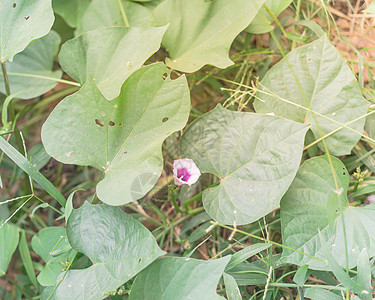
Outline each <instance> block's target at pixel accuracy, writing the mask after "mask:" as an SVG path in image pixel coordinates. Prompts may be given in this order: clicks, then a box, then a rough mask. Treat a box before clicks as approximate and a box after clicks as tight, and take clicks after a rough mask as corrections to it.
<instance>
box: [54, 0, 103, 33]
mask: <svg viewBox="0 0 375 300" xmlns="http://www.w3.org/2000/svg"><path fill="white" fill-rule="evenodd" d="M90 2H91V1H90V0H53V1H52V6H53V10H54V12H55V13H56V14H59V15H60V16H62V17H63V19H64V20H65V22H66V24H68V25H69V26H70V27H73V28H76V27H77V25H78V24H79V23H80V21H81V19H82V17H83V15H84V13H85V11H86V9H87V7H88V6H89V4H90ZM95 20H97V18H95Z"/></svg>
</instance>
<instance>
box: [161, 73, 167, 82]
mask: <svg viewBox="0 0 375 300" xmlns="http://www.w3.org/2000/svg"><path fill="white" fill-rule="evenodd" d="M162 77H163V79H164V80H165V79H167V77H168V73H167V72H165V73H164V74H163V76H162Z"/></svg>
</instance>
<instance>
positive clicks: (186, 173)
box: [173, 158, 201, 186]
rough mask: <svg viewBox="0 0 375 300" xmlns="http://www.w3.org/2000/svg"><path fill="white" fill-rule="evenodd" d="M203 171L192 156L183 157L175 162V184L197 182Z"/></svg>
mask: <svg viewBox="0 0 375 300" xmlns="http://www.w3.org/2000/svg"><path fill="white" fill-rule="evenodd" d="M199 176H201V172H200V171H199V169H198V167H197V166H196V165H195V163H194V161H193V160H192V159H190V158H181V159H177V160H175V161H174V162H173V177H174V183H175V185H183V184H188V185H189V186H191V185H192V184H194V183H196V182H197V180H198V178H199Z"/></svg>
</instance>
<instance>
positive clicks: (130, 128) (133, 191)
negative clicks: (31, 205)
mask: <svg viewBox="0 0 375 300" xmlns="http://www.w3.org/2000/svg"><path fill="white" fill-rule="evenodd" d="M167 72H168V71H167V69H166V68H165V66H164V65H163V64H153V65H149V66H147V67H144V68H142V69H140V70H138V71H137V72H135V73H134V74H133V75H132V76H131V77H130V78H129V79H128V80H127V81H126V82H125V84H124V86H123V87H122V90H121V94H120V96H119V97H118V98H116V99H115V100H113V101H107V100H106V99H105V98H104V97H103V96H102V94H101V93H100V91H99V90H98V89H97V87H96V85H95V83H94V81H93V80H89V81H88V82H87V83H86V84H85V85H84V86H83V87H82V88H81V89H80V91H79V92H77V93H76V94H74V95H73V96H70V97H68V98H66V99H65V100H64V101H62V102H61V103H60V104H59V105H58V106H57V107H56V108H55V110H54V111H53V112H52V114H51V115H50V116H49V118H48V120H47V121H46V123H45V124H44V126H43V130H42V139H43V143H44V145H45V148H46V151H47V152H48V153H49V154H50V155H51V156H52V157H54V158H56V159H57V160H59V161H61V162H64V163H74V164H78V165H84V166H87V165H89V166H93V167H95V168H97V169H99V170H103V171H104V174H105V177H104V179H103V180H102V181H101V182H99V184H98V187H97V194H98V197H99V199H100V200H102V201H103V202H105V203H107V204H111V205H123V204H125V203H128V202H131V201H134V200H136V199H139V198H141V197H142V196H144V195H145V194H146V193H147V192H148V191H149V190H150V189H151V188H152V187H153V186H154V185H155V183H156V181H157V179H158V177H159V175H160V172H161V170H162V165H163V163H162V153H161V144H162V143H163V141H164V139H165V138H166V137H167V136H168V135H169V134H170V133H172V132H174V131H177V130H180V129H181V128H182V127H183V126H184V125H185V124H186V121H187V118H188V112H189V104H190V103H189V102H190V101H189V90H188V87H187V83H186V79H185V77H183V76H182V77H180V78H178V79H176V80H171V79H170V78H165V79H164V78H163V74H167ZM93 99H95V101H93ZM82 116H84V118H82ZM56 134H57V135H56ZM151 141H152V142H151Z"/></svg>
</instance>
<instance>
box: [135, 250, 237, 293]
mask: <svg viewBox="0 0 375 300" xmlns="http://www.w3.org/2000/svg"><path fill="white" fill-rule="evenodd" d="M229 260H230V256H226V257H223V258H221V259H216V260H211V261H201V260H196V259H191V258H182V257H165V258H161V259H159V260H157V261H155V262H154V263H152V264H151V265H150V266H149V267H148V268H147V269H145V270H144V271H142V272H141V273H140V274H139V275H138V276H137V278H136V280H135V282H134V286H133V288H132V291H131V294H130V299H129V300H141V299H145V300H146V299H150V300H151V299H160V300H167V299H191V300H193V299H194V300H203V299H204V300H219V299H224V298H222V297H219V296H218V295H217V294H216V292H215V291H216V286H217V283H218V281H219V279H220V277H221V276H222V274H223V272H224V269H225V266H226V265H227V263H228V262H229Z"/></svg>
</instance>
